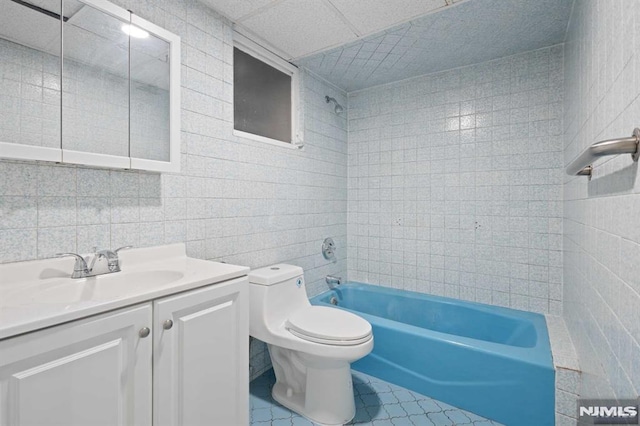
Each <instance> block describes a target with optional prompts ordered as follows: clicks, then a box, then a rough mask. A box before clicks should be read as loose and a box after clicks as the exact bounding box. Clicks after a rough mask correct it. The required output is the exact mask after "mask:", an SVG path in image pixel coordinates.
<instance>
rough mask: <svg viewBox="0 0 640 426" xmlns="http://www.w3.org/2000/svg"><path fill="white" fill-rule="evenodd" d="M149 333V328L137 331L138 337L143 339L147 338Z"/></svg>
mask: <svg viewBox="0 0 640 426" xmlns="http://www.w3.org/2000/svg"><path fill="white" fill-rule="evenodd" d="M150 333H151V330H150V329H149V327H142V328H141V329H140V331H138V336H140V337H142V338H143V339H144V338H145V337H147V336H148V335H149V334H150Z"/></svg>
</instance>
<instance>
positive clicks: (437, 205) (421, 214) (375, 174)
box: [348, 45, 563, 314]
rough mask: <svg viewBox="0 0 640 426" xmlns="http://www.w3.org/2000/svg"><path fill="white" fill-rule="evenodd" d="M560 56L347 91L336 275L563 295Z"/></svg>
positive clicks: (521, 300)
mask: <svg viewBox="0 0 640 426" xmlns="http://www.w3.org/2000/svg"><path fill="white" fill-rule="evenodd" d="M562 64H563V48H562V46H561V45H560V46H553V47H550V48H545V49H540V50H535V51H531V52H526V53H522V54H519V55H515V56H511V57H507V58H504V59H500V60H496V61H491V62H485V63H481V64H477V65H472V66H469V67H464V68H458V69H454V70H450V71H445V72H441V73H437V74H431V75H427V76H422V77H418V78H414V79H411V80H405V81H401V82H398V83H393V84H390V85H386V86H379V87H374V88H371V89H366V90H364V91H360V92H355V93H350V94H349V179H348V186H349V188H348V191H349V197H348V199H349V256H348V257H349V279H350V280H354V281H364V282H370V283H375V284H382V285H387V286H392V287H397V288H404V289H408V290H415V291H420V292H427V293H432V294H438V295H445V296H450V297H455V298H460V299H466V300H473V301H478V302H483V303H491V304H496V305H501V306H509V307H513V308H518V309H525V310H532V311H537V312H545V313H546V312H552V313H556V314H558V313H560V311H561V299H562V252H561V250H562V247H561V244H562V239H561V233H562V136H561V132H562V126H561V120H562V91H563V73H562Z"/></svg>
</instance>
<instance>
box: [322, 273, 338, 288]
mask: <svg viewBox="0 0 640 426" xmlns="http://www.w3.org/2000/svg"><path fill="white" fill-rule="evenodd" d="M325 281H326V282H327V284H329V285H330V286H332V287H335V286H337V285H340V284H342V278H341V277H336V276H333V275H327V277H326V278H325Z"/></svg>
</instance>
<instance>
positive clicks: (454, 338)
mask: <svg viewBox="0 0 640 426" xmlns="http://www.w3.org/2000/svg"><path fill="white" fill-rule="evenodd" d="M344 287H348V288H362V289H365V290H374V291H376V292H378V293H387V294H397V293H398V292H402V293H410V294H412V295H417V296H418V297H419V298H421V299H431V300H435V301H437V302H441V303H447V304H452V305H466V307H470V308H472V309H478V310H481V311H483V312H488V313H492V314H495V313H496V312H495V311H496V310H497V311H498V312H499V313H501V315H502V316H506V317H516V318H518V319H520V320H525V321H528V322H530V323H531V324H532V325H533V327H534V330H535V332H536V337H537V338H536V344H535V345H534V346H532V347H521V346H512V345H508V344H505V343H498V342H491V341H487V340H481V339H474V338H471V337H465V336H459V335H455V334H449V333H444V332H441V331H436V330H432V329H429V328H423V327H418V326H415V325H411V324H407V323H403V322H400V321H395V320H391V319H388V318H384V317H380V316H377V315H373V314H368V313H365V312H360V311H356V310H354V309H349V308H346V307H344V306H340V305H337V306H336V305H332V304H330V303H327V302H324V301H321V300H320V299H321V298H322V297H327V295H328V294H331V292H334V291H336V290H340V289H341V288H344ZM310 301H311V303H312V304H322V305H323V306H330V307H334V308H338V309H343V310H346V311H348V312H352V313H354V314H356V315H360V316H362V317H363V318H364V319H366V320H367V321H369V322H370V323H371V324H372V325H378V326H380V327H385V328H390V329H401V331H402V332H405V333H408V334H412V335H416V336H420V337H422V338H425V337H426V338H429V339H434V340H439V341H445V342H447V343H450V344H454V345H457V346H463V347H467V348H468V349H469V350H472V351H479V352H484V353H490V354H492V355H494V356H497V357H500V358H505V359H517V360H519V361H521V362H525V363H528V364H532V365H535V366H538V367H542V368H549V369H551V370H554V364H553V356H552V353H551V344H550V340H549V330H548V327H547V323H546V319H545V316H544V315H542V314H539V313H536V312H529V311H521V310H518V309H513V308H507V307H502V306H495V305H488V304H484V303H480V302H473V301H467V300H461V299H454V298H450V297H446V296H437V295H432V294H429V293H419V292H415V291H411V290H402V289H396V288H389V287H384V286H379V285H375V284H367V283H361V282H356V281H349V282H346V283H344V284H342V285H341V286H340V287H339V288H336V289H328V290H327V291H324V292H322V293H320V294H318V295H316V296H314V297H312V298H310ZM397 324H401V327H398V326H397ZM374 333H375V330H374Z"/></svg>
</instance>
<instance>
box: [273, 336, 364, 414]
mask: <svg viewBox="0 0 640 426" xmlns="http://www.w3.org/2000/svg"><path fill="white" fill-rule="evenodd" d="M268 347H269V354H270V355H271V361H272V363H273V369H274V372H275V375H276V384H275V385H274V386H273V391H272V396H273V399H275V400H276V401H277V402H279V403H280V404H282V405H284V406H285V407H287V408H288V409H290V410H292V411H295V412H296V413H298V414H300V415H301V416H303V417H306V418H307V419H309V420H311V421H312V422H315V423H319V424H322V425H343V424H345V423H348V422H349V421H351V420H352V419H353V417H354V416H355V413H356V407H355V400H354V396H353V382H352V379H351V362H350V361H347V360H335V359H326V358H321V357H317V356H314V355H309V354H305V353H301V352H297V351H293V350H290V349H283V348H280V347H277V346H273V345H268Z"/></svg>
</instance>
